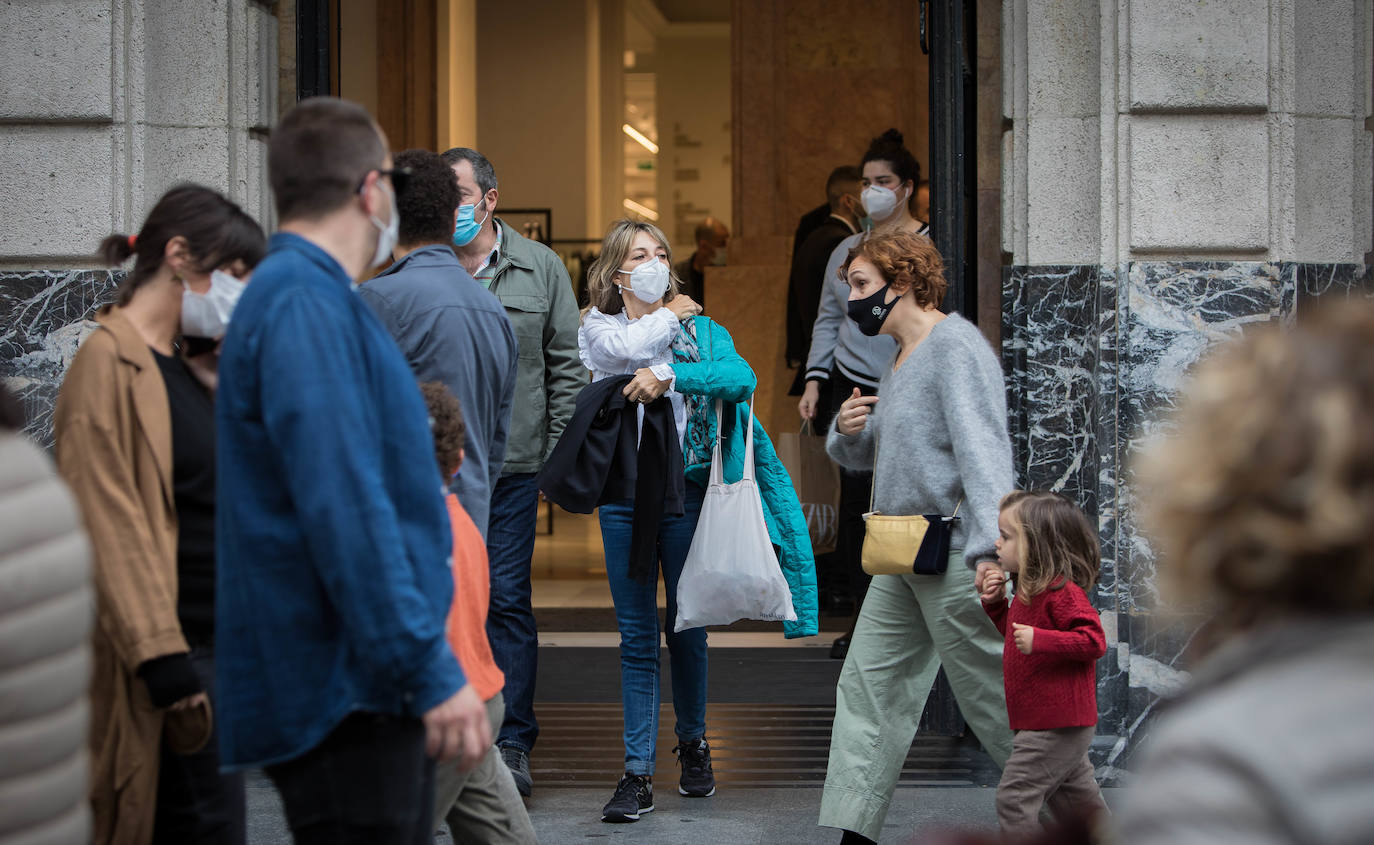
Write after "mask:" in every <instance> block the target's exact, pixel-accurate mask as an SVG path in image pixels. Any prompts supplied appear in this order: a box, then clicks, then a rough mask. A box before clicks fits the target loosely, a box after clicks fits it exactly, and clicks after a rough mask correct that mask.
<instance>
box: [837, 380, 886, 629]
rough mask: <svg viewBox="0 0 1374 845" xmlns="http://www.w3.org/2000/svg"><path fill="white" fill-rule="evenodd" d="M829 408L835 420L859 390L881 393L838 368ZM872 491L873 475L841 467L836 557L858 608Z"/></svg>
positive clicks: (865, 577) (864, 581)
mask: <svg viewBox="0 0 1374 845" xmlns="http://www.w3.org/2000/svg"><path fill="white" fill-rule="evenodd" d="M830 385H831V393H830V409H831V418H832V419H833V418H834V417H836V416H837V415H838V414H839V413H840V406H841V405H843V404H844V403H845V400H846V399H848V398H849V397H850V396H852V395H853V393H854V388H856V387H857V388H858V389H859V393H860V395H862V396H875V395H877V393H878V391H877V390H875V389H874V388H871V387H869V386H867V385H863V384H857V383H855V382H853V381H851V380H850V379H849V378H848V377H846V376H845V374H844V373H842V372H840V370H839V368H832V369H831V370H830ZM872 491H873V473H871V472H852V471H850V470H847V469H844V468H843V467H841V468H840V514H839V518H840V524H839V530H838V531H837V533H836V536H835V557H836V558H837V559H838V561H839V567H840V568H841V569H842V570H843V571H844V572H845V573H847V574H848V577H849V589H850V592H852V593H853V594H854V603H855V606H856V607H861V606H862V605H863V601H864V596H865V595H866V594H867V593H868V584H869V582H870V581H871V580H873V579H872V576H870V575H869V574H868V573H866V572H864V567H863V550H864V514H865V513H867V512H868V506H869V503H870V500H871V497H872Z"/></svg>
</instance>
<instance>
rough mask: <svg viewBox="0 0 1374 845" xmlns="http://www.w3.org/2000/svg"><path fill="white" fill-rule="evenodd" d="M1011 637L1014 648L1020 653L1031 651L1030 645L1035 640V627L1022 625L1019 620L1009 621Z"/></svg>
mask: <svg viewBox="0 0 1374 845" xmlns="http://www.w3.org/2000/svg"><path fill="white" fill-rule="evenodd" d="M1011 631H1012V633H1011V638H1012V641H1013V642H1015V643H1016V650H1017V651H1019V652H1021V653H1022V654H1030V653H1031V645H1032V643H1033V642H1034V641H1035V629H1034V628H1032V627H1031V626H1029V625H1022V624H1021V623H1020V622H1013V623H1011Z"/></svg>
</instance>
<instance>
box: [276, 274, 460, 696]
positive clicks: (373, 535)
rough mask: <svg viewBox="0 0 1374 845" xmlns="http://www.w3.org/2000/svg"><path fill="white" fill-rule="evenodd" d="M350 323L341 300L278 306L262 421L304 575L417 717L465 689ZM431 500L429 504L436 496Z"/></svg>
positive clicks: (294, 299) (289, 300) (295, 295)
mask: <svg viewBox="0 0 1374 845" xmlns="http://www.w3.org/2000/svg"><path fill="white" fill-rule="evenodd" d="M358 337H359V331H358V325H357V320H356V318H355V317H354V315H352V314H349V313H348V311H347V309H346V308H345V307H342V306H341V305H340V303H338V302H337V301H321V300H320V299H319V298H309V299H307V297H306V296H305V295H303V292H292V294H288V295H287V296H285V297H283V298H282V300H281V301H280V302H279V303H278V305H277V307H276V308H275V309H274V313H272V315H271V317H269V318H268V325H266V326H264V331H263V334H262V341H261V342H262V346H261V351H260V357H259V361H261V362H263V366H262V373H261V377H262V396H263V403H262V414H263V423H264V426H265V427H266V430H267V434H268V437H269V438H270V439H271V441H272V443H273V445H274V446H275V447H276V449H275V452H276V457H278V458H279V459H280V460H281V461H282V462H283V463H284V464H285V466H284V476H285V478H286V479H287V484H288V486H289V488H290V494H291V498H292V501H293V503H294V504H295V506H296V509H297V512H298V515H299V518H300V531H301V534H302V536H303V539H304V541H305V545H306V547H307V548H308V549H309V556H310V564H311V565H312V566H313V568H314V570H315V573H316V575H317V577H318V578H319V579H320V583H321V584H322V585H323V587H324V590H325V592H326V594H327V595H328V597H329V600H330V603H331V604H333V606H334V607H335V609H336V610H337V611H338V613H339V615H340V616H341V617H342V618H343V619H344V620H346V623H347V624H346V625H345V631H346V635H347V636H348V637H349V639H350V642H351V644H352V645H353V647H354V649H355V651H356V652H357V654H358V655H359V657H360V658H361V659H362V661H363V662H365V663H366V664H367V666H368V668H369V670H370V671H372V672H373V673H375V674H376V675H377V676H378V677H382V678H386V679H389V680H390V681H392V682H393V683H395V684H396V686H397V687H398V688H399V689H401V690H403V691H404V692H405V693H406V695H407V700H408V702H409V703H410V705H411V707H412V708H413V710H414V712H416V713H417V714H420V713H424V712H425V711H427V710H429V709H431V708H433V707H435V706H437V705H438V704H441V703H442V702H444V701H445V700H446V699H448V698H449V697H450V696H452V695H453V694H454V693H456V692H457V691H458V690H459V689H460V688H461V687H462V686H463V685H464V684H465V683H466V679H465V677H464V675H463V670H462V668H461V667H460V666H459V665H458V661H457V659H456V658H455V657H454V656H453V653H452V651H450V649H449V647H448V644H447V642H446V640H445V638H444V622H445V620H444V619H443V618H441V617H440V616H439V615H438V614H436V613H435V612H434V609H433V607H432V605H431V603H430V602H429V601H427V600H426V598H425V596H424V595H423V594H422V592H421V591H420V588H419V585H418V583H417V579H416V576H415V572H416V571H417V570H416V562H415V561H410V560H407V549H406V545H405V543H404V542H403V540H402V534H401V526H400V522H399V520H398V517H397V513H396V510H395V507H394V505H393V503H392V500H391V497H390V496H389V495H388V493H387V489H386V486H385V467H384V465H383V451H382V444H381V442H380V435H379V434H378V432H380V431H381V430H382V427H381V426H380V425H379V423H378V417H379V415H380V414H382V413H384V412H386V409H384V408H377V407H374V403H371V402H369V401H368V399H367V396H366V395H365V394H364V393H363V391H362V390H361V388H360V386H361V385H365V384H367V383H369V381H370V380H371V379H372V378H373V376H374V375H375V374H374V373H372V372H370V370H371V367H370V366H369V364H370V361H369V359H368V357H367V350H366V348H364V346H363V345H361V344H360V343H359V342H358ZM436 495H437V494H436Z"/></svg>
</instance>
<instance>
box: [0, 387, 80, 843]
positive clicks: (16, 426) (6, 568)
mask: <svg viewBox="0 0 1374 845" xmlns="http://www.w3.org/2000/svg"><path fill="white" fill-rule="evenodd" d="M23 427H24V412H23V407H22V406H21V404H20V402H19V400H18V398H17V397H15V396H14V395H13V394H11V393H10V392H9V391H8V390H7V389H6V388H5V385H4V382H3V381H0V631H3V632H4V639H3V642H4V647H3V648H0V736H3V737H5V739H4V745H3V748H4V753H3V754H0V845H39V843H65V842H90V841H91V810H90V802H89V796H88V795H87V793H86V787H87V785H88V779H89V778H88V775H87V771H88V768H89V766H90V757H89V756H88V754H87V752H86V733H87V729H88V727H89V722H90V703H89V701H90V700H89V698H88V696H87V690H88V688H89V686H90V675H91V640H90V636H91V626H92V622H93V621H94V619H95V608H94V602H93V601H92V598H93V597H92V594H91V546H90V543H89V542H87V540H86V532H85V531H83V530H82V527H81V512H80V511H79V510H77V507H76V500H75V498H73V496H72V495H71V493H70V492H68V490H67V486H66V485H65V484H63V483H62V482H61V481H60V480H59V479H58V477H57V472H56V470H55V469H54V468H53V465H52V461H51V460H50V459H49V458H48V456H47V455H45V454H43V450H42V449H40V448H38V447H37V446H35V445H34V444H33V443H31V442H29V439H28V438H27V437H25V436H24V434H23ZM35 794H41V797H42V800H38V801H33V800H21V799H20V798H19V796H22V795H35Z"/></svg>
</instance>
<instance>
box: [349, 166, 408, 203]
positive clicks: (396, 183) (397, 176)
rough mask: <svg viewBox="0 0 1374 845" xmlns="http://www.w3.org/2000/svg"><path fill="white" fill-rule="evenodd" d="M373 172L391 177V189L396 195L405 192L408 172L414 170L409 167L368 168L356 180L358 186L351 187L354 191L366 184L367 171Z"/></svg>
mask: <svg viewBox="0 0 1374 845" xmlns="http://www.w3.org/2000/svg"><path fill="white" fill-rule="evenodd" d="M374 172H375V173H376V174H377V175H378V176H386V177H387V178H389V179H391V188H392V190H394V191H395V192H396V195H397V196H400V195H401V194H402V193H404V192H405V189H406V182H407V181H408V180H409V179H410V174H411V173H412V172H414V171H412V170H411V169H410V168H409V167H393V168H391V169H390V170H383V169H382V168H380V167H378V168H376V169H375V171H374V170H369V171H367V173H364V174H363V178H361V179H359V180H358V187H356V188H354V189H353V191H354V193H357V192H359V191H361V190H362V189H363V185H365V184H367V176H368V173H374Z"/></svg>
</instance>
